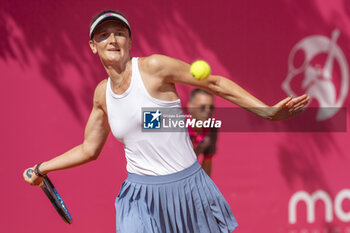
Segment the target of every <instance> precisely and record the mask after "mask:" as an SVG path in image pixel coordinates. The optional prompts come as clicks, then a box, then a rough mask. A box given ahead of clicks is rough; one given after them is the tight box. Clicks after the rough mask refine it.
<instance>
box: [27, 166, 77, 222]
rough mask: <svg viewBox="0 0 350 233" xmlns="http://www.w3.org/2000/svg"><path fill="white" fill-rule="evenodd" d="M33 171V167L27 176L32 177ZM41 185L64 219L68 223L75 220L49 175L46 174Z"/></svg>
mask: <svg viewBox="0 0 350 233" xmlns="http://www.w3.org/2000/svg"><path fill="white" fill-rule="evenodd" d="M33 172H34V171H33V169H31V168H30V169H28V170H27V173H26V174H27V176H28V177H29V178H31V177H32V174H33ZM40 187H41V189H42V190H43V191H44V193H45V194H46V196H47V197H48V198H49V200H50V201H51V203H52V205H53V206H54V207H55V209H56V210H57V212H58V214H59V215H60V216H61V217H62V219H63V220H64V221H65V222H66V223H68V224H71V223H72V220H73V219H72V216H71V215H70V213H69V212H68V209H67V207H66V206H65V204H64V202H63V200H62V198H61V197H60V195H59V194H58V192H57V190H56V188H55V186H53V184H52V182H51V181H50V179H49V177H47V176H44V179H43V184H41V185H40Z"/></svg>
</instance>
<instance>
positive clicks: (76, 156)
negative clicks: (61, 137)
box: [23, 80, 110, 185]
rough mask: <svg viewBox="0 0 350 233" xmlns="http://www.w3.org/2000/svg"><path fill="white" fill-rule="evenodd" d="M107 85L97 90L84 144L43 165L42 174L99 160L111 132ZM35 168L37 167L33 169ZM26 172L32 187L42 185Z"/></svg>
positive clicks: (103, 84)
mask: <svg viewBox="0 0 350 233" xmlns="http://www.w3.org/2000/svg"><path fill="white" fill-rule="evenodd" d="M106 83H107V82H106V80H104V81H102V82H101V83H100V84H99V85H98V86H97V87H96V89H95V93H94V104H93V108H92V111H91V114H90V117H89V120H88V122H87V124H86V128H85V135H84V141H83V143H82V144H80V145H78V146H76V147H74V148H73V149H71V150H69V151H67V152H65V153H63V154H62V155H59V156H57V157H55V158H53V159H51V160H49V161H46V162H43V163H41V165H40V167H39V172H40V173H41V174H47V173H49V172H51V171H55V170H62V169H68V168H72V167H76V166H79V165H82V164H85V163H88V162H90V161H93V160H96V159H97V158H98V156H99V155H100V153H101V151H102V148H103V146H104V144H105V142H106V140H107V137H108V134H109V132H110V128H109V124H108V117H107V113H106V101H105V93H106V92H105V91H106ZM35 167H36V165H35V166H34V167H33V169H35ZM26 171H27V169H26V170H25V171H24V173H23V177H24V179H25V180H26V181H27V182H28V183H30V184H32V185H39V184H40V183H41V181H42V179H41V178H40V177H38V176H36V175H35V174H34V173H33V176H32V178H28V177H27V176H26V174H25V173H26Z"/></svg>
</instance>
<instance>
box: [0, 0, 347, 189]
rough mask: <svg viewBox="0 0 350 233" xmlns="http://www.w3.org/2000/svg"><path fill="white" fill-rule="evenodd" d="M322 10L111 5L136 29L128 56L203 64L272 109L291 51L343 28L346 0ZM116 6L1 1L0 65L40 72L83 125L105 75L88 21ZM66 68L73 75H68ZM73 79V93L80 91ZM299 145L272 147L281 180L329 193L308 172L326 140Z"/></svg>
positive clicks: (262, 5) (314, 172) (271, 5)
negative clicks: (93, 47) (12, 64)
mask: <svg viewBox="0 0 350 233" xmlns="http://www.w3.org/2000/svg"><path fill="white" fill-rule="evenodd" d="M321 4H326V3H321V2H320V1H305V2H303V3H300V2H296V1H288V0H285V1H279V0H274V1H269V2H263V1H220V2H218V3H216V4H213V3H212V2H210V1H208V2H207V1H204V2H200V4H194V3H193V2H190V1H185V0H180V1H163V0H156V1H152V3H151V4H150V3H149V2H148V1H141V0H137V1H133V4H130V3H127V2H126V1H125V2H124V3H118V9H120V10H121V11H122V12H124V13H125V14H126V16H127V17H128V18H129V20H130V23H131V26H132V30H133V31H134V33H133V42H134V43H133V48H132V53H133V55H134V56H147V55H150V54H153V53H161V54H166V55H169V56H173V57H175V58H179V59H182V60H184V61H186V62H189V63H190V62H191V61H193V60H195V59H198V58H204V59H206V60H208V61H209V62H210V63H211V64H212V67H213V72H214V73H219V74H225V75H227V76H228V77H230V78H232V79H234V80H235V81H237V82H238V83H239V84H241V85H242V86H243V87H245V88H247V89H248V90H249V91H251V92H252V93H254V95H256V96H258V97H259V98H261V99H263V100H264V101H266V102H267V103H269V104H273V103H274V102H276V101H277V100H279V99H281V98H283V97H284V96H285V93H284V92H283V90H282V89H281V83H282V81H283V79H284V78H285V76H286V73H287V65H288V64H287V62H288V54H289V52H290V50H291V48H292V47H293V46H294V44H295V43H296V42H297V41H298V40H300V38H302V37H304V36H306V35H311V34H315V33H317V34H318V33H325V34H327V35H329V34H330V32H331V31H332V30H333V29H334V28H335V27H340V25H338V24H337V22H338V21H339V19H341V20H342V21H341V22H342V23H343V25H349V21H350V20H349V18H350V14H349V12H350V10H349V6H348V5H347V4H346V0H343V1H337V2H336V4H335V3H332V4H333V6H334V7H333V8H329V9H328V8H327V6H321ZM115 5H116V4H115V1H101V2H100V3H91V2H84V5H83V6H82V2H80V1H76V2H71V1H58V2H57V1H56V2H51V3H50V4H48V3H47V1H43V0H41V1H34V2H21V3H20V6H17V3H16V2H14V1H6V2H4V3H3V4H2V8H1V9H0V32H1V35H2V39H1V41H0V59H2V60H4V61H8V60H16V61H17V62H18V65H19V67H21V69H23V70H26V69H29V67H37V68H38V70H39V72H40V74H41V77H42V78H43V79H44V80H45V81H46V82H48V83H50V84H51V85H52V86H53V87H54V88H55V89H56V90H57V92H58V93H59V94H60V95H61V96H62V99H64V100H65V101H66V103H67V106H69V107H70V109H71V111H72V113H73V114H74V115H75V117H76V118H77V120H78V121H79V122H81V124H83V122H82V120H81V119H82V114H83V112H82V111H84V110H87V109H90V107H91V99H92V95H93V90H94V88H95V86H96V84H97V83H98V82H99V81H100V80H102V79H103V78H105V77H106V74H105V71H104V70H103V67H102V66H101V64H100V62H99V60H98V58H97V57H96V56H93V55H92V53H91V51H90V49H89V47H88V39H89V38H88V27H89V23H90V20H91V18H92V16H93V15H95V14H96V13H97V12H99V11H100V10H103V9H116V7H115ZM213 8H215V10H213ZM28 9H31V10H28ZM140 9H142V10H140ZM327 9H328V10H327ZM310 12H312V13H310ZM327 12H328V13H327ZM347 28H350V27H347ZM340 30H342V32H343V33H342V36H341V38H340V39H339V41H340V42H341V43H342V48H343V51H344V53H345V54H349V51H350V47H349V46H350V43H345V42H348V41H349V36H350V31H349V30H348V31H344V30H345V28H340ZM348 59H350V58H349V57H348ZM67 67H68V68H71V69H73V70H74V71H75V72H73V74H74V77H65V74H66V73H65V72H66V69H67ZM266 77H268V78H266ZM72 79H74V80H75V81H74V83H79V85H80V87H79V92H78V93H77V92H76V88H74V87H75V86H74V85H76V84H74V85H72V82H71V80H72ZM266 79H268V80H269V81H266ZM180 92H181V93H183V95H185V96H188V93H189V88H188V87H181V90H180ZM185 98H186V97H185ZM80 103H83V107H81V106H80ZM252 125H254V122H252ZM303 138H305V140H307V141H308V144H309V145H311V146H309V147H307V148H306V147H305V140H299V139H294V138H293V135H287V136H286V141H293V142H294V145H295V146H293V147H291V146H286V145H280V146H279V148H280V150H279V158H280V164H281V169H282V174H283V175H284V177H285V179H286V180H287V181H288V183H289V184H292V183H293V180H295V179H297V178H300V179H302V180H304V181H305V185H306V186H308V187H310V186H313V185H322V186H324V187H327V184H326V181H325V180H324V178H323V173H322V171H321V170H320V169H318V168H316V167H315V166H311V165H312V164H315V163H316V164H317V163H318V161H319V160H321V159H322V158H323V156H327V155H328V153H329V152H330V151H331V150H332V147H333V145H334V140H333V138H332V135H330V134H317V135H314V134H307V135H303ZM320 147H321V148H322V149H320V151H316V150H318V149H317V148H320ZM314 152H316V153H314ZM340 153H341V152H339V154H340ZM310 169H311V170H310ZM306 170H308V171H309V172H306ZM308 177H309V178H308Z"/></svg>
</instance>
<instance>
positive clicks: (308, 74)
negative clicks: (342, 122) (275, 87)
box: [282, 29, 349, 121]
mask: <svg viewBox="0 0 350 233" xmlns="http://www.w3.org/2000/svg"><path fill="white" fill-rule="evenodd" d="M339 35H340V32H339V30H338V29H335V30H334V31H333V33H332V38H331V39H329V38H327V37H325V36H321V35H314V36H309V37H306V38H304V39H302V40H301V41H299V42H298V43H297V44H296V45H295V46H294V47H293V49H292V50H291V52H290V54H289V59H288V75H287V77H286V79H285V80H284V81H283V83H282V89H283V90H284V91H285V92H286V93H287V95H293V96H297V94H296V91H294V90H293V88H292V85H291V81H292V80H293V79H294V78H295V77H297V76H299V77H300V76H302V82H301V87H300V88H301V91H302V92H305V93H307V94H308V95H309V96H310V97H311V98H312V99H316V100H317V101H318V103H319V110H318V112H317V116H316V120H317V121H323V120H327V119H329V118H331V117H333V116H334V115H335V114H336V113H337V112H338V110H339V108H340V107H342V106H343V103H344V101H345V99H346V97H347V94H348V88H349V69H348V63H347V60H346V58H345V56H344V53H343V52H342V50H341V49H340V47H339V46H338V45H337V40H338V38H339ZM297 52H304V59H303V62H302V64H301V65H299V66H298V67H296V66H295V61H296V54H297ZM322 54H325V55H327V56H326V59H325V63H324V64H313V63H312V60H313V59H314V58H315V57H316V56H318V55H322ZM335 64H336V65H337V66H338V67H339V70H340V76H341V81H340V88H338V89H339V91H337V88H336V86H335V83H334V79H333V69H334V67H335V66H334V65H335Z"/></svg>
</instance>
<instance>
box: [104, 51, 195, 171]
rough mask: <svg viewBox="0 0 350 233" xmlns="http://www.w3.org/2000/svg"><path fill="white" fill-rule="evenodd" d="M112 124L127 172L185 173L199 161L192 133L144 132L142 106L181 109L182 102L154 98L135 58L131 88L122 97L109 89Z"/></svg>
mask: <svg viewBox="0 0 350 233" xmlns="http://www.w3.org/2000/svg"><path fill="white" fill-rule="evenodd" d="M106 89H107V90H106V105H107V112H108V121H109V125H110V128H111V131H112V133H113V135H114V137H115V138H116V139H117V140H118V141H120V142H122V143H123V144H124V151H125V157H126V160H127V171H128V172H129V173H135V174H140V175H166V174H170V173H174V172H177V171H181V170H183V169H185V168H187V167H189V166H191V165H192V164H193V163H194V162H195V161H196V155H195V153H194V151H193V149H192V143H191V141H190V137H189V134H188V132H187V131H186V132H142V119H141V118H142V114H141V112H142V107H151V108H157V107H161V108H172V107H176V108H181V102H180V99H178V100H175V101H165V100H159V99H156V98H153V97H152V96H151V95H150V94H149V93H148V91H147V90H146V88H145V86H144V84H143V80H142V77H141V74H140V71H139V67H138V59H137V58H132V75H131V81H130V86H129V88H128V89H127V90H126V91H125V92H124V93H123V94H121V95H117V94H115V93H114V92H113V91H112V88H111V80H110V78H108V82H107V88H106Z"/></svg>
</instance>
